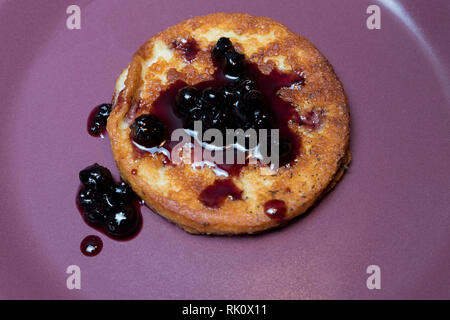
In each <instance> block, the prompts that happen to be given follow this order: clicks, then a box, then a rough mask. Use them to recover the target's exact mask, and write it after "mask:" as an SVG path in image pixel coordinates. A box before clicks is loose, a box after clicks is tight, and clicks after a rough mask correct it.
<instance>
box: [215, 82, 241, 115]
mask: <svg viewBox="0 0 450 320" xmlns="http://www.w3.org/2000/svg"><path fill="white" fill-rule="evenodd" d="M239 94H240V93H239V91H237V90H236V88H235V87H234V86H231V85H227V86H223V87H222V88H221V90H220V98H221V99H222V103H223V105H225V106H227V107H231V109H232V108H235V107H237V103H238V101H239Z"/></svg>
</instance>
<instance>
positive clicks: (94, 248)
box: [80, 236, 103, 257]
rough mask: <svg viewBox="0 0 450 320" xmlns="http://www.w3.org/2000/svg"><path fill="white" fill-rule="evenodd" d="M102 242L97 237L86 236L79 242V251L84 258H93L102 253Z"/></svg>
mask: <svg viewBox="0 0 450 320" xmlns="http://www.w3.org/2000/svg"><path fill="white" fill-rule="evenodd" d="M102 248H103V241H102V239H100V237H97V236H87V237H86V238H84V239H83V241H81V244H80V250H81V253H83V254H84V255H85V256H88V257H93V256H96V255H98V254H99V253H100V251H102Z"/></svg>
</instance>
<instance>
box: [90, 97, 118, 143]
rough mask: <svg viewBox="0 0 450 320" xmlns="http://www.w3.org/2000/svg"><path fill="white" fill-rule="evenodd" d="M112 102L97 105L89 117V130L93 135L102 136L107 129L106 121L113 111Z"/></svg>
mask: <svg viewBox="0 0 450 320" xmlns="http://www.w3.org/2000/svg"><path fill="white" fill-rule="evenodd" d="M111 108H112V105H111V104H107V103H104V104H101V105H99V106H97V107H95V108H94V109H93V110H92V111H91V113H90V114H89V117H88V122H87V131H88V133H89V134H90V135H91V136H93V137H100V136H103V134H104V133H105V131H106V121H107V120H108V117H109V114H110V113H111Z"/></svg>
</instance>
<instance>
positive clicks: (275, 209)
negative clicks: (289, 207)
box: [264, 199, 286, 220]
mask: <svg viewBox="0 0 450 320" xmlns="http://www.w3.org/2000/svg"><path fill="white" fill-rule="evenodd" d="M264 212H265V213H266V215H267V216H269V217H270V218H271V219H275V220H283V219H284V217H285V216H286V203H285V202H284V201H283V200H277V199H274V200H269V201H267V202H266V203H265V204H264Z"/></svg>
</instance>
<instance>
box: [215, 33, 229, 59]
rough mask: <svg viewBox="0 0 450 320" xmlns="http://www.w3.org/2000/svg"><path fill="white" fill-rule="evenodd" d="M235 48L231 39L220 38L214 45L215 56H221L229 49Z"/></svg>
mask: <svg viewBox="0 0 450 320" xmlns="http://www.w3.org/2000/svg"><path fill="white" fill-rule="evenodd" d="M231 49H233V44H232V43H231V40H230V39H228V38H225V37H222V38H220V39H219V40H218V41H217V42H216V44H215V45H214V47H213V56H214V57H215V58H219V57H221V56H223V55H224V54H225V52H227V51H228V50H231Z"/></svg>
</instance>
